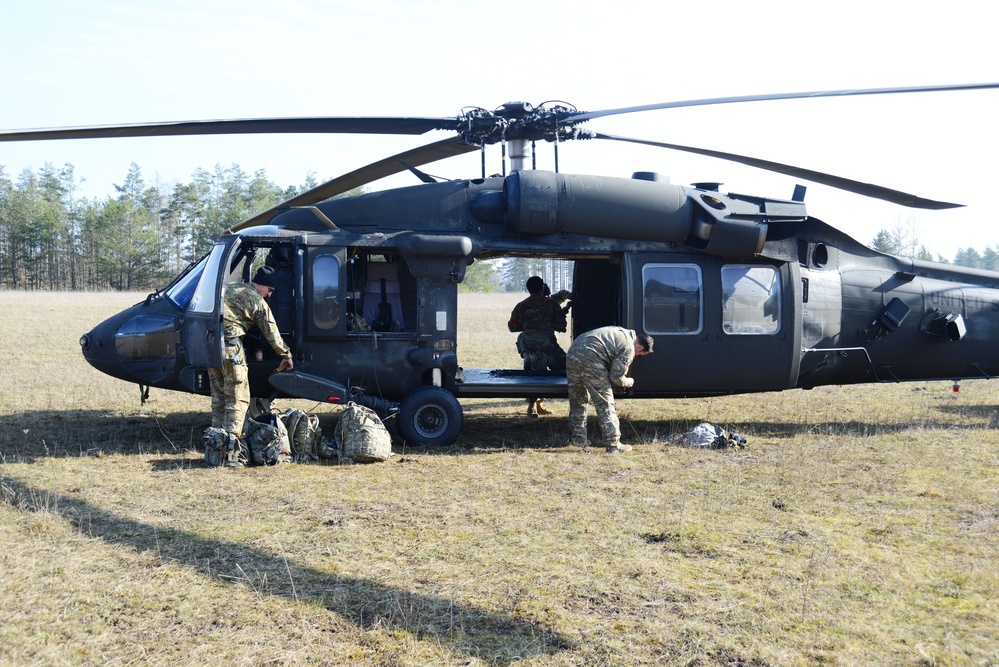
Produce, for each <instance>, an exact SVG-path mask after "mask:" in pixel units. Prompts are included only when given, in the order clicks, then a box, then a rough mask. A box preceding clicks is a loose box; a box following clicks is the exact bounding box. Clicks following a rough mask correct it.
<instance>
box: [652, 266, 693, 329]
mask: <svg viewBox="0 0 999 667" xmlns="http://www.w3.org/2000/svg"><path fill="white" fill-rule="evenodd" d="M642 303H643V310H644V317H645V331H646V333H650V334H696V333H698V332H700V330H701V327H702V315H701V313H702V312H703V310H704V308H703V289H702V286H701V269H700V267H698V266H696V265H694V264H646V265H645V266H643V267H642Z"/></svg>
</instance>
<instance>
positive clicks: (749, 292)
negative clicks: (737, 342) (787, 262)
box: [722, 264, 781, 336]
mask: <svg viewBox="0 0 999 667" xmlns="http://www.w3.org/2000/svg"><path fill="white" fill-rule="evenodd" d="M780 302H781V290H780V279H779V278H778V275H777V269H775V268H774V267H772V266H748V265H738V264H733V265H730V266H725V267H722V331H724V332H725V333H727V334H732V335H736V336H739V335H750V336H751V335H766V334H774V333H777V332H778V331H779V330H780Z"/></svg>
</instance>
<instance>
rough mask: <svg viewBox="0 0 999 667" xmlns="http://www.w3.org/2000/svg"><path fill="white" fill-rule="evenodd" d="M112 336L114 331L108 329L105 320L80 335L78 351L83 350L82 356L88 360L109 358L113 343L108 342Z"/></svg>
mask: <svg viewBox="0 0 999 667" xmlns="http://www.w3.org/2000/svg"><path fill="white" fill-rule="evenodd" d="M113 336H114V331H113V330H109V326H108V323H107V322H103V323H101V324H99V325H97V326H96V327H94V328H93V329H91V330H90V331H88V332H87V333H85V334H83V335H82V336H80V351H81V352H83V358H84V359H86V360H87V361H90V362H93V361H99V360H107V359H109V358H110V357H111V353H112V352H113V351H114V345H111V344H110V343H111V340H112V338H113Z"/></svg>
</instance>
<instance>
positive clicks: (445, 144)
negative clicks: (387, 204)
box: [228, 137, 479, 232]
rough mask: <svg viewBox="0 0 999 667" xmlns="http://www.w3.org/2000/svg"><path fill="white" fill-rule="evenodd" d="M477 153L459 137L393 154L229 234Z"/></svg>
mask: <svg viewBox="0 0 999 667" xmlns="http://www.w3.org/2000/svg"><path fill="white" fill-rule="evenodd" d="M477 150H479V147H478V146H472V145H469V144H466V143H465V142H464V141H462V140H461V139H460V138H458V137H451V138H448V139H444V140H442V141H437V142H435V143H432V144H427V145H425V146H420V147H418V148H413V149H411V150H408V151H405V152H403V153H399V154H398V155H393V156H391V157H387V158H385V159H383V160H379V161H378V162H373V163H371V164H369V165H367V166H365V167H361V168H360V169H355V170H354V171H352V172H350V173H347V174H343V175H342V176H338V177H337V178H334V179H333V180H331V181H327V182H326V183H323V184H322V185H318V186H316V187H314V188H312V189H311V190H307V191H305V192H303V193H301V194H299V195H296V196H294V197H292V198H291V199H288V200H287V201H283V202H281V203H280V204H278V205H277V206H275V207H273V208H270V209H268V210H266V211H264V212H263V213H258V214H257V215H255V216H253V217H252V218H248V219H246V220H244V221H243V222H240V223H239V224H237V225H235V226H233V227H231V228H229V230H228V231H230V232H238V231H239V230H241V229H246V228H247V227H254V226H256V225H263V224H266V223H267V222H268V221H269V220H270V219H271V218H272V217H274V215H276V214H277V213H280V212H281V211H285V210H288V209H290V208H294V207H296V206H311V205H313V204H318V203H319V202H321V201H325V200H327V199H329V198H330V197H335V196H337V195H341V194H343V193H344V192H349V191H350V190H353V189H354V188H359V187H361V186H362V185H367V184H368V183H372V182H374V181H377V180H378V179H380V178H385V177H386V176H391V175H393V174H397V173H399V172H402V171H406V169H407V167H406V165H405V164H403V163H404V162H405V163H407V164H409V165H410V166H413V167H419V166H421V165H424V164H429V163H431V162H436V161H437V160H444V159H446V158H449V157H455V156H457V155H464V154H465V153H471V152H472V151H477Z"/></svg>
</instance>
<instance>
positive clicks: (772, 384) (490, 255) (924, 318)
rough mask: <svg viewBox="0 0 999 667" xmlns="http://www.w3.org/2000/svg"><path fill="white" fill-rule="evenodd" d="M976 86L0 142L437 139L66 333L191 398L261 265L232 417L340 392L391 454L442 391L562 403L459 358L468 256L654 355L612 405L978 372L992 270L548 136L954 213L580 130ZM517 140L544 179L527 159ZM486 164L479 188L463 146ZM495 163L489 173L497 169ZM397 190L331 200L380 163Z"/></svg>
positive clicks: (989, 327) (998, 322) (518, 374)
mask: <svg viewBox="0 0 999 667" xmlns="http://www.w3.org/2000/svg"><path fill="white" fill-rule="evenodd" d="M987 88H999V83H981V84H956V85H940V86H920V87H905V88H874V89H855V90H831V91H813V92H801V93H786V94H768V95H748V96H741V97H726V98H710V99H701V100H687V101H677V102H666V103H657V104H649V105H644V106H636V107H626V108H617V109H606V110H603V111H594V112H581V111H579V110H577V109H576V108H575V107H572V106H571V105H568V104H566V103H562V102H554V103H544V104H541V105H537V106H535V105H532V104H530V103H526V102H510V103H507V104H503V105H501V106H500V107H498V108H496V109H493V110H487V109H483V108H480V107H468V108H466V109H463V110H462V112H461V113H460V114H459V115H457V116H455V117H442V118H420V117H354V118H348V117H319V118H270V119H257V120H252V119H250V120H218V121H185V122H167V123H149V124H138V125H118V126H93V127H77V128H55V129H38V130H11V131H3V132H0V141H40V140H53V139H102V138H103V139H106V138H112V137H143V136H176V135H199V134H200V135H206V134H253V133H334V134H338V133H357V134H399V135H422V134H425V133H428V132H431V131H438V132H439V131H444V132H448V133H449V135H450V136H448V137H447V138H445V139H443V140H439V141H435V142H432V143H429V144H426V145H424V146H421V147H418V148H414V149H410V150H407V151H404V152H401V153H399V154H396V155H393V156H391V157H388V158H385V159H382V160H379V161H377V162H374V163H372V164H369V165H367V166H365V167H362V168H360V169H357V170H355V171H352V172H349V173H347V174H344V175H341V176H339V177H337V178H334V179H333V180H331V181H329V182H326V183H324V184H322V185H319V186H317V187H315V188H313V189H311V190H309V191H307V192H304V193H302V194H299V195H297V196H295V197H293V198H291V199H289V200H287V201H285V202H283V203H281V204H279V205H278V206H276V207H274V208H272V209H269V210H267V211H264V212H262V213H259V214H257V215H254V216H253V217H251V218H249V219H247V220H245V221H243V222H242V223H240V224H238V225H235V226H233V227H231V228H230V229H227V230H225V232H224V233H223V234H222V236H220V237H219V238H218V240H217V241H216V242H215V245H214V247H213V248H212V249H211V251H210V252H209V253H208V254H207V255H205V256H204V257H202V258H201V259H200V260H198V261H196V262H195V263H193V264H192V265H190V266H189V267H188V268H187V269H186V270H185V271H184V272H182V273H181V274H180V275H179V276H177V277H176V278H175V279H174V280H173V281H172V282H171V283H170V284H168V285H167V286H165V287H164V288H162V289H159V290H157V291H155V292H153V293H152V294H149V295H148V296H147V297H146V298H145V299H144V300H143V301H142V302H140V303H138V304H135V305H134V306H132V307H130V308H128V309H126V310H124V311H122V312H121V313H118V314H117V315H114V316H112V317H111V318H109V319H107V320H106V321H104V322H102V323H100V324H98V325H97V326H96V327H94V328H93V329H92V330H91V331H89V332H88V333H86V334H84V335H83V336H82V337H81V338H80V346H81V350H82V353H83V356H84V358H85V359H86V361H87V362H89V363H90V364H91V365H92V366H93V367H94V368H96V369H98V370H100V371H102V372H104V373H107V374H108V375H111V376H113V377H116V378H119V379H121V380H124V381H126V382H131V383H135V384H138V385H139V386H140V390H141V391H142V392H144V394H143V395H144V396H145V395H148V391H149V388H151V387H156V388H160V389H168V390H176V391H184V392H191V393H197V394H209V393H210V389H209V381H208V370H207V369H209V368H218V367H221V363H222V357H223V340H222V338H223V337H222V326H221V310H222V297H223V293H224V291H225V287H226V285H227V284H228V283H230V282H232V281H249V280H250V278H251V276H252V275H253V273H252V272H253V270H254V269H255V268H256V267H258V266H260V265H261V264H266V265H269V266H271V267H273V268H274V269H275V271H276V275H277V287H276V289H275V290H274V292H273V294H272V295H271V297H270V300H269V302H270V305H271V310H272V312H273V314H274V317H275V320H276V322H277V323H278V326H279V328H280V330H281V333H282V336H283V337H284V339H285V341H286V342H287V343H288V345H289V346H290V348H291V349H292V351H293V355H294V357H293V358H294V370H292V371H286V372H282V373H274V372H273V370H274V367H275V364H276V357H275V356H274V353H273V352H272V350H271V349H270V347H269V345H268V344H267V343H266V341H265V340H264V339H263V338H262V337H261V336H256V335H254V333H253V332H251V333H250V334H248V335H247V337H246V339H245V340H244V348H245V353H246V355H247V363H248V366H249V383H250V388H251V395H252V396H253V397H255V399H254V404H256V403H257V402H258V401H262V403H261V404H263V405H269V402H270V401H272V400H275V399H279V398H298V399H309V400H314V401H320V402H323V403H328V404H343V403H346V402H348V401H355V402H358V403H361V404H363V405H367V406H368V407H372V408H374V409H375V410H376V411H378V412H379V413H380V414H381V415H383V416H384V417H386V418H387V417H389V416H394V417H395V423H396V428H397V430H398V432H399V434H400V436H401V437H402V438H404V439H405V440H406V441H407V442H409V443H412V444H415V445H420V446H447V445H451V444H453V443H454V442H455V441H456V440H457V438H458V436H459V433H460V431H461V428H462V422H463V413H462V407H461V402H460V401H461V399H466V398H474V399H479V398H528V397H533V398H542V397H543V398H564V397H566V396H567V387H566V378H565V374H564V372H554V371H531V370H521V369H471V368H463V367H462V366H461V365H460V355H459V352H460V351H459V349H458V344H457V322H458V317H459V316H460V313H459V312H458V285H459V284H460V283H461V282H462V281H463V280H464V278H465V273H466V270H467V269H468V267H469V266H470V265H471V264H473V263H474V262H477V261H485V260H493V259H502V258H517V257H541V258H550V259H554V260H563V261H566V262H569V263H570V264H571V267H572V269H571V270H572V295H573V297H572V308H571V317H570V326H571V330H570V331H571V334H572V335H578V334H580V333H582V332H585V331H588V330H591V329H594V328H597V327H601V326H605V325H618V326H622V327H625V328H629V329H635V330H637V331H639V332H645V333H648V334H649V335H651V336H652V337H653V339H654V340H655V349H656V354H654V355H652V356H649V357H646V358H645V359H643V361H642V363H640V364H636V365H635V366H634V367H633V368H632V371H631V374H632V376H633V377H634V378H635V385H634V388H633V389H632V390H630V391H629V393H628V397H629V398H655V399H662V398H680V397H707V396H719V395H727V394H739V393H752V392H772V391H782V390H788V389H795V388H799V389H811V388H814V387H819V386H823V385H846V384H857V383H886V382H905V381H924V380H950V381H954V382H957V381H960V380H962V379H968V378H993V377H995V376H996V375H997V374H999V346H997V345H995V343H994V341H995V340H997V339H999V273H996V272H989V271H982V270H975V269H966V268H961V267H957V266H952V265H949V264H943V263H936V262H929V261H920V260H914V259H908V258H902V257H896V256H891V255H886V254H883V253H880V252H877V251H875V250H873V249H870V248H868V247H866V246H865V245H863V244H861V243H859V242H857V241H855V240H854V239H852V238H850V237H849V236H847V235H846V234H844V233H842V232H841V231H839V230H838V229H836V228H835V227H833V226H831V225H829V224H827V223H825V222H823V221H821V220H819V219H818V218H815V217H812V216H811V215H809V214H808V213H807V212H806V207H805V203H804V188H802V187H800V186H799V187H798V188H796V189H795V193H794V195H793V196H792V197H791V199H788V200H782V199H773V198H768V197H760V196H753V195H746V194H739V193H733V192H722V191H721V189H720V187H719V184H716V183H695V184H692V185H690V186H681V185H675V184H672V183H670V182H669V181H668V179H665V178H663V177H661V176H659V175H658V174H655V173H650V172H637V173H635V174H634V175H633V177H632V178H621V177H609V176H592V175H581V174H569V173H561V172H560V171H559V170H558V159H557V151H558V146H559V145H560V144H561V143H564V142H566V141H572V140H580V139H589V140H605V141H618V142H629V143H636V144H644V145H649V146H653V147H660V148H666V149H671V150H678V151H685V152H690V153H697V154H701V155H707V156H711V157H715V158H719V159H723V160H730V161H734V162H739V163H742V164H746V165H749V166H753V167H757V168H760V169H765V170H769V171H774V172H778V173H782V174H786V175H789V176H792V177H795V178H800V179H802V180H807V181H811V182H815V183H820V184H823V185H828V186H832V187H835V188H840V189H843V190H847V191H849V192H853V193H855V194H858V195H862V196H867V197H874V198H878V199H882V200H885V201H889V202H893V203H895V204H898V205H902V206H908V207H915V208H924V209H934V210H942V209H947V208H953V207H956V206H959V204H956V203H951V202H942V201H935V200H932V199H927V198H923V197H920V196H917V195H913V194H910V193H905V192H901V191H898V190H892V189H890V188H885V187H882V186H878V185H874V184H869V183H861V182H857V181H853V180H850V179H846V178H842V177H839V176H834V175H831V174H825V173H822V172H817V171H812V170H809V169H804V168H800V167H795V166H791V165H786V164H781V163H776V162H771V161H767V160H761V159H757V158H752V157H748V156H743V155H737V154H733V153H725V152H721V151H714V150H706V149H701V148H697V147H692V146H684V145H679V144H671V143H665V142H658V141H650V140H645V139H636V138H629V137H621V136H616V135H610V134H604V133H601V132H595V131H592V130H589V129H587V128H584V127H582V124H583V123H584V122H585V121H588V120H591V119H595V118H600V117H604V116H613V115H617V114H626V113H638V112H645V111H651V110H661V109H670V108H678V107H690V106H703V105H713V104H735V103H748V102H759V101H766V100H777V99H795V98H816V97H841V96H853V95H887V94H904V93H913V92H946V91H953V90H972V89H987ZM538 142H548V143H551V144H553V146H554V150H555V152H556V160H555V165H556V167H555V170H554V171H544V170H538V169H535V168H533V164H531V163H532V162H533V156H534V154H535V151H536V146H537V143H538ZM495 144H500V146H501V149H502V156H503V160H502V164H503V169H502V172H501V173H499V174H494V175H489V176H487V175H486V169H485V165H486V158H485V155H486V147H487V146H492V145H495ZM474 151H479V152H481V153H482V155H483V158H482V173H481V175H479V176H477V177H472V178H468V179H461V180H439V179H437V178H435V177H432V176H430V175H428V174H426V173H425V172H423V171H421V170H420V167H422V166H424V165H426V164H429V163H432V162H435V161H438V160H443V159H446V158H449V157H454V156H458V155H463V154H466V153H471V152H474ZM508 161H509V167H510V168H509V170H507V162H508ZM406 171H408V172H410V173H411V174H413V175H414V176H415V177H416V178H417V179H418V181H419V182H418V183H416V184H413V185H409V186H404V187H398V188H394V189H390V190H382V191H374V192H365V193H362V194H357V195H353V196H347V197H340V196H339V195H343V194H344V193H348V192H350V191H352V190H354V189H355V188H360V187H363V186H365V185H367V184H369V183H372V182H373V181H376V180H378V179H381V178H384V177H386V176H390V175H393V174H397V173H402V172H406Z"/></svg>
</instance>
